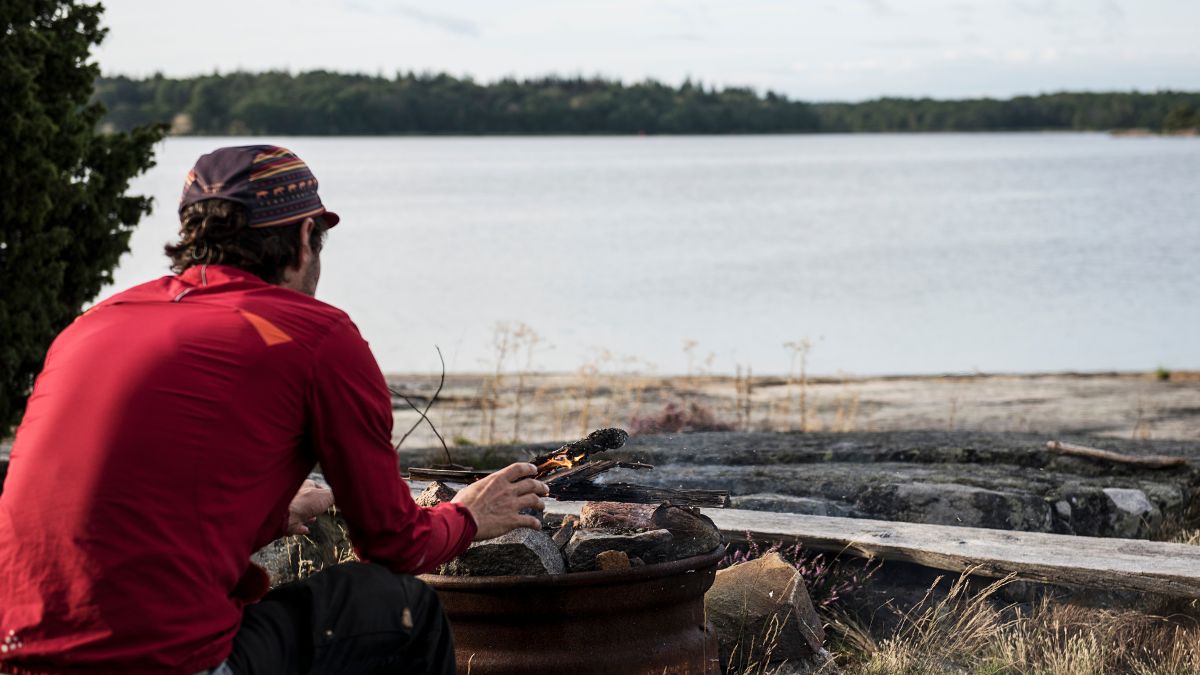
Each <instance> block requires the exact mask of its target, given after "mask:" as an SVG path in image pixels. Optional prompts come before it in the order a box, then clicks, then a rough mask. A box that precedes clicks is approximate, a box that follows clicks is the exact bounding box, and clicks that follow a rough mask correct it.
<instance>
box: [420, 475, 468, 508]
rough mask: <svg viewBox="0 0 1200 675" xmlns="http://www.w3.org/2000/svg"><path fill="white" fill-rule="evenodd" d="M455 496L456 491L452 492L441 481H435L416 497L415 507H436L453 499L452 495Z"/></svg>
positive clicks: (451, 489) (452, 490)
mask: <svg viewBox="0 0 1200 675" xmlns="http://www.w3.org/2000/svg"><path fill="white" fill-rule="evenodd" d="M456 494H458V491H457V490H454V489H453V488H451V487H450V486H449V485H446V484H445V483H443V482H441V481H437V480H435V481H433V482H432V483H430V484H429V486H428V487H426V488H425V490H424V491H422V492H421V494H419V495H417V506H425V507H430V506H437V505H438V504H441V503H442V502H448V501H450V500H451V499H454V495H456Z"/></svg>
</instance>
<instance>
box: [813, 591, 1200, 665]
mask: <svg viewBox="0 0 1200 675" xmlns="http://www.w3.org/2000/svg"><path fill="white" fill-rule="evenodd" d="M1009 581H1010V580H1009V579H1002V580H1000V581H997V582H994V583H992V584H990V585H988V586H987V587H985V588H983V589H981V590H975V589H973V588H972V587H971V585H970V584H969V583H968V582H967V580H966V578H965V576H964V577H959V578H958V579H957V580H956V581H954V582H953V583H952V584H951V586H950V588H949V592H948V593H946V594H945V595H944V596H939V595H938V594H936V593H935V592H934V590H933V589H931V591H930V593H929V594H927V595H926V597H925V599H924V600H923V601H922V602H921V603H919V604H918V605H917V606H916V607H914V608H913V609H911V610H910V611H908V612H906V613H903V614H902V615H901V616H900V625H899V628H898V630H897V631H896V632H895V634H893V635H892V636H890V637H887V638H884V639H881V640H877V639H875V638H874V637H872V636H871V634H870V631H868V630H867V629H866V628H865V627H863V626H862V625H860V624H858V623H856V622H855V621H854V620H853V619H852V618H849V617H848V616H845V615H839V614H834V615H833V616H832V617H831V620H830V629H831V633H832V634H833V635H834V636H835V637H834V644H833V645H832V646H831V647H832V650H833V651H834V653H835V658H836V661H837V662H838V665H839V666H840V667H841V668H842V669H844V671H845V672H853V673H863V674H866V675H893V674H896V675H899V674H902V673H904V674H907V673H980V674H984V673H986V674H994V675H1010V674H1011V675H1018V674H1024V673H1039V674H1045V675H1085V674H1086V675H1091V674H1094V673H1134V674H1138V675H1142V674H1144V675H1150V674H1151V673H1155V674H1163V675H1173V674H1176V673H1178V674H1183V673H1193V674H1195V673H1200V619H1198V618H1197V614H1196V613H1194V612H1189V613H1185V614H1176V615H1171V616H1157V615H1153V614H1146V613H1143V612H1138V611H1134V610H1106V609H1093V608H1084V607H1079V606H1075V605H1069V604H1061V603H1055V602H1053V601H1050V600H1043V601H1042V602H1040V603H1038V604H1035V605H1033V606H1032V607H1029V608H1024V609H1022V608H1018V607H1015V606H1013V605H1003V604H1001V603H999V602H997V600H996V593H997V591H999V590H1000V589H1001V588H1002V587H1003V586H1004V585H1006V584H1007V583H1008V582H1009ZM935 587H936V585H935ZM939 597H940V599H938V598H939ZM1192 609H1198V608H1196V607H1193V608H1192Z"/></svg>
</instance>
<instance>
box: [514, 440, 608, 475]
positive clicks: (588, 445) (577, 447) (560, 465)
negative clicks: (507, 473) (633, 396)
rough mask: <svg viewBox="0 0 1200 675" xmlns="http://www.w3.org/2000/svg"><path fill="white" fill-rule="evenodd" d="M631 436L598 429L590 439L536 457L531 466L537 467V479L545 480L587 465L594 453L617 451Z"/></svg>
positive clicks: (531, 461) (530, 461)
mask: <svg viewBox="0 0 1200 675" xmlns="http://www.w3.org/2000/svg"><path fill="white" fill-rule="evenodd" d="M627 440H629V434H628V433H626V431H625V430H624V429H598V430H596V431H593V432H592V433H590V434H588V437H587V438H585V439H583V440H579V441H575V442H574V443H568V444H566V445H564V446H562V447H561V448H559V449H558V450H555V451H554V452H550V453H547V454H545V455H541V456H539V457H534V458H533V459H531V460H529V463H530V464H533V465H534V466H536V467H537V469H538V472H537V477H538V478H545V477H547V476H549V475H550V474H553V473H554V472H556V471H559V470H562V469H570V468H572V467H575V466H578V465H580V464H583V463H586V462H587V461H588V459H589V458H590V457H591V455H592V453H596V452H605V451H607V450H616V449H618V448H620V447H621V446H623V445H625V441H627Z"/></svg>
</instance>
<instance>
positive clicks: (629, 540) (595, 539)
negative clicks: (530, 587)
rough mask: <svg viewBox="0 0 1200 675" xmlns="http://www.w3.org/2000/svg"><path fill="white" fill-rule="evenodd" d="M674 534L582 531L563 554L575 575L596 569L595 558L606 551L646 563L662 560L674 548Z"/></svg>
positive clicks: (568, 544) (664, 531) (653, 531)
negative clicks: (617, 552) (615, 552)
mask: <svg viewBox="0 0 1200 675" xmlns="http://www.w3.org/2000/svg"><path fill="white" fill-rule="evenodd" d="M671 539H672V537H671V533H670V532H668V531H666V530H650V531H649V532H638V533H635V534H619V533H615V532H608V531H605V530H579V531H577V532H575V534H574V536H572V537H571V541H569V542H567V546H566V547H565V548H564V549H563V555H565V556H566V558H567V568H568V569H570V570H571V571H572V572H585V571H588V570H592V569H595V567H596V556H597V555H598V554H600V553H603V552H604V551H624V552H625V554H626V555H628V556H630V557H633V556H637V557H639V558H642V559H643V560H646V561H647V562H651V561H654V562H657V561H659V560H662V559H663V557H664V555H665V553H666V552H667V551H668V550H669V548H670V546H671Z"/></svg>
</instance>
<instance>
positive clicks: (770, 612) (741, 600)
mask: <svg viewBox="0 0 1200 675" xmlns="http://www.w3.org/2000/svg"><path fill="white" fill-rule="evenodd" d="M704 610H705V614H706V615H707V616H708V619H709V621H711V622H712V623H713V626H714V627H715V628H716V631H717V642H718V646H719V649H720V658H721V665H722V666H723V667H724V668H725V669H726V672H736V673H741V672H743V671H745V669H746V668H747V666H749V665H750V664H753V663H757V664H759V668H756V669H755V670H754V672H760V670H759V669H761V672H789V673H807V672H810V671H812V670H814V669H816V668H819V667H820V666H821V665H822V664H824V663H825V662H826V661H827V660H828V658H829V657H828V652H826V651H825V650H824V649H823V648H822V643H823V642H824V641H825V631H824V629H823V628H822V625H821V620H820V618H819V617H818V616H817V612H816V610H815V609H814V608H813V605H812V602H811V601H810V600H809V597H808V590H807V589H806V588H805V586H804V579H803V577H801V576H800V573H799V572H797V571H796V569H795V568H794V567H792V566H791V565H789V564H788V563H787V562H786V561H785V560H784V559H783V558H782V557H780V556H779V554H778V553H770V554H768V555H765V556H763V557H761V558H758V559H756V560H751V561H750V562H745V563H741V564H739V565H734V566H733V567H729V568H727V569H724V570H720V571H718V572H717V578H716V580H715V581H714V582H713V585H712V588H710V589H709V590H708V593H706V594H705V596H704ZM764 666H770V667H764Z"/></svg>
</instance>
